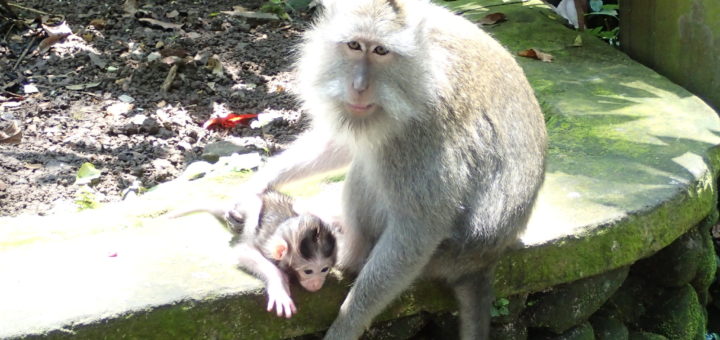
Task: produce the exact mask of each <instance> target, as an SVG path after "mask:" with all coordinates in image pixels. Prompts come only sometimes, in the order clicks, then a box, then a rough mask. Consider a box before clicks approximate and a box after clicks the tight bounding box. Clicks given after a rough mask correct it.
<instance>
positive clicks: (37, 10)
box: [10, 3, 50, 15]
mask: <svg viewBox="0 0 720 340" xmlns="http://www.w3.org/2000/svg"><path fill="white" fill-rule="evenodd" d="M10 6H12V7H15V8H19V9H22V10H26V11H30V12H34V13H38V14H43V15H50V13H48V12H43V11H41V10H39V9H34V8H28V7H23V6H20V5H18V4H15V3H11V4H10Z"/></svg>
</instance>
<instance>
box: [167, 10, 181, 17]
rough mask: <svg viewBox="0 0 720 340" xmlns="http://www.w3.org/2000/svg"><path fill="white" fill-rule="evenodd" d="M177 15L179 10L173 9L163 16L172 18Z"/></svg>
mask: <svg viewBox="0 0 720 340" xmlns="http://www.w3.org/2000/svg"><path fill="white" fill-rule="evenodd" d="M178 15H180V12H178V11H177V10H173V11H171V12H169V13H167V14H165V17H167V18H169V19H172V18H175V17H177V16H178Z"/></svg>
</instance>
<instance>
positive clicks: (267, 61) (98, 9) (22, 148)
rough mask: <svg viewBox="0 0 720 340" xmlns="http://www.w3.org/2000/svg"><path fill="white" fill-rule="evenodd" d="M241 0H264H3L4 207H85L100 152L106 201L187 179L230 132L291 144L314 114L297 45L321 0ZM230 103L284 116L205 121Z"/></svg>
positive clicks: (266, 148) (97, 184)
mask: <svg viewBox="0 0 720 340" xmlns="http://www.w3.org/2000/svg"><path fill="white" fill-rule="evenodd" d="M238 5H241V6H243V7H244V8H245V10H247V11H255V10H257V9H258V7H259V6H260V5H261V2H260V1H202V0H177V1H172V2H166V1H158V2H153V1H142V0H141V1H140V2H139V5H137V6H132V3H130V5H128V4H127V3H126V4H123V1H112V2H104V1H89V0H71V1H51V0H27V1H21V2H18V3H13V2H10V9H11V10H12V12H14V13H15V14H17V16H18V17H19V19H17V20H14V19H11V18H10V17H9V16H8V11H7V10H6V9H4V8H6V7H2V6H0V216H16V215H19V214H41V215H44V214H52V213H55V212H58V211H67V210H72V209H77V208H78V206H79V205H78V203H77V202H76V201H77V200H78V199H80V198H82V197H87V196H83V195H86V194H85V193H84V192H85V190H87V189H82V186H81V185H78V184H76V175H77V174H78V170H79V169H80V167H81V165H82V164H84V163H86V162H89V163H92V164H93V165H94V166H95V167H96V168H97V169H99V170H100V171H101V175H100V177H99V179H98V180H96V181H94V182H93V184H92V185H91V186H90V189H91V190H90V193H91V197H92V200H94V201H97V202H99V203H101V204H106V203H108V202H115V201H119V200H121V199H122V198H123V191H124V190H127V189H128V188H137V187H143V188H149V187H152V186H154V185H157V184H158V183H161V182H164V181H168V180H171V179H173V178H176V177H177V176H178V175H179V174H181V173H182V171H183V170H184V169H185V168H186V167H187V166H188V164H190V163H192V162H193V161H196V160H199V159H201V157H202V155H203V151H204V150H205V147H206V146H207V145H208V144H212V143H215V142H218V141H222V140H225V139H227V138H233V137H235V138H236V139H235V141H236V142H235V143H236V144H242V145H243V149H244V150H245V152H260V153H261V154H262V155H264V156H267V155H269V154H272V153H274V152H276V151H278V150H281V149H282V147H283V146H284V145H286V144H287V143H288V142H289V141H291V140H292V139H293V138H294V136H295V135H297V133H298V131H299V130H301V129H302V126H304V125H305V124H304V121H303V120H302V119H301V118H300V117H301V114H300V112H299V107H298V104H297V102H296V101H295V100H294V97H293V96H292V94H291V92H292V77H293V75H292V57H293V51H294V47H295V46H296V44H297V43H298V42H299V38H300V35H301V32H302V30H303V29H304V28H305V27H307V25H308V22H309V18H310V15H311V13H310V12H311V11H312V9H307V10H304V11H301V12H295V13H291V17H292V21H287V20H276V19H267V18H250V17H248V16H257V15H255V14H253V13H248V12H246V11H245V10H243V9H238V8H235V9H234V8H233V7H234V6H238ZM133 12H134V14H131V13H133ZM154 20H155V21H154ZM63 22H64V23H65V25H63V24H62V23H63ZM41 24H44V25H45V26H46V28H43V27H42V26H41ZM173 65H177V67H175V68H173ZM173 72H176V73H175V77H174V78H171V81H170V82H166V78H168V75H169V74H170V73H173ZM164 83H165V85H166V87H163V84H164ZM168 85H169V87H167V86H168ZM227 112H234V113H238V114H244V113H257V114H260V115H261V117H265V118H266V119H265V120H266V121H268V120H269V121H270V122H269V123H268V124H267V125H265V126H264V127H262V128H259V127H249V126H245V125H243V124H241V125H238V126H234V127H229V128H224V127H220V128H215V129H212V128H211V129H206V128H204V127H203V123H204V122H206V121H207V120H208V119H210V118H212V117H215V116H218V115H220V116H222V115H224V114H226V113H227Z"/></svg>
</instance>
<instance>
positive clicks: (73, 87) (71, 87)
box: [65, 82, 100, 91]
mask: <svg viewBox="0 0 720 340" xmlns="http://www.w3.org/2000/svg"><path fill="white" fill-rule="evenodd" d="M99 85H100V83H99V82H96V83H87V84H75V85H68V86H65V88H66V89H68V90H75V91H81V90H85V89H90V88H93V87H98V86H99Z"/></svg>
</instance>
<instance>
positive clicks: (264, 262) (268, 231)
mask: <svg viewBox="0 0 720 340" xmlns="http://www.w3.org/2000/svg"><path fill="white" fill-rule="evenodd" d="M260 199H261V200H262V207H261V208H260V215H259V221H257V224H255V223H245V221H244V220H245V217H246V216H247V212H246V211H245V209H244V208H243V207H242V206H236V207H235V209H233V210H230V211H229V212H228V213H227V215H226V218H227V220H228V222H230V224H233V225H234V226H242V225H247V226H252V225H256V227H254V228H253V227H250V228H243V230H242V232H241V236H240V241H239V242H238V245H237V246H235V248H236V249H237V250H238V255H239V257H240V262H239V266H240V268H242V269H244V270H246V271H248V272H250V273H252V274H254V275H255V276H256V277H257V278H258V279H260V280H262V281H263V282H264V283H265V286H266V289H267V294H268V305H267V310H268V311H272V310H273V309H275V310H276V312H277V315H278V316H283V315H284V316H285V317H287V318H289V317H291V316H292V315H293V314H295V313H296V312H297V309H296V307H295V303H294V302H293V300H292V298H291V297H290V286H289V282H290V279H295V280H297V281H298V283H300V285H301V286H302V287H303V288H305V289H306V290H308V291H310V292H315V291H318V290H319V289H320V288H322V286H323V284H324V283H325V278H326V277H327V274H328V273H329V272H330V268H332V267H333V266H334V265H335V260H336V254H337V249H336V238H335V232H334V231H335V230H334V229H333V228H332V227H331V226H330V225H329V224H328V223H326V222H324V221H323V220H321V219H320V218H319V217H317V216H315V215H313V214H310V213H298V212H297V211H296V210H295V209H294V208H293V199H292V198H291V197H289V196H287V195H284V194H282V193H279V192H277V191H274V190H268V191H265V192H264V193H262V194H260ZM255 216H257V215H255Z"/></svg>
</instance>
